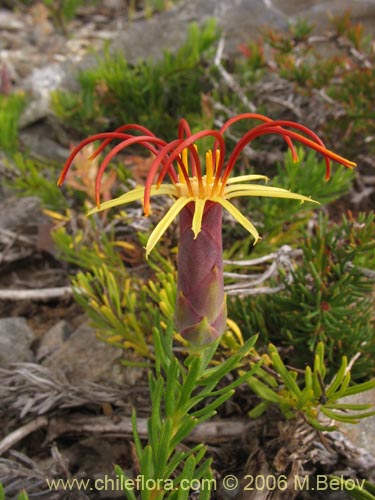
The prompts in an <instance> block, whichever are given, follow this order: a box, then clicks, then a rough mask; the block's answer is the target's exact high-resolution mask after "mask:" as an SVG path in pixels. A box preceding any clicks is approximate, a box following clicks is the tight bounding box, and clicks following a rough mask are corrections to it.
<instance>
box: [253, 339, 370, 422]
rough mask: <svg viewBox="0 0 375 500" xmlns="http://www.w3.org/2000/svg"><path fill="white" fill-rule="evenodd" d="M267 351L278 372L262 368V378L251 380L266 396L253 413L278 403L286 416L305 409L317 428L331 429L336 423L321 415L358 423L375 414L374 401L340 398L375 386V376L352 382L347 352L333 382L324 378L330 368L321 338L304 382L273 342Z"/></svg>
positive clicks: (259, 391)
mask: <svg viewBox="0 0 375 500" xmlns="http://www.w3.org/2000/svg"><path fill="white" fill-rule="evenodd" d="M268 353H269V356H267V357H269V360H270V362H269V363H268V367H269V368H271V369H273V370H274V371H275V372H274V373H275V375H272V374H270V373H269V372H267V373H266V372H263V380H260V379H259V377H258V375H256V376H255V377H253V378H251V379H250V380H249V382H248V383H249V384H250V387H251V388H252V389H253V390H254V392H255V393H256V394H258V396H260V397H261V398H262V399H263V401H262V402H261V403H260V404H259V405H257V406H256V407H255V408H254V409H253V410H251V411H250V413H249V414H250V416H251V417H258V416H259V415H261V414H262V413H263V412H264V411H265V409H266V408H267V407H268V406H269V405H270V404H274V403H276V404H278V406H279V408H280V409H281V411H282V412H283V413H284V415H285V416H286V417H287V418H291V417H295V416H296V414H298V413H302V414H303V416H304V418H305V419H306V421H307V422H308V423H309V424H311V425H312V426H313V427H315V428H316V429H319V430H328V431H331V430H334V429H335V428H336V426H335V425H334V426H332V425H330V424H325V423H322V422H321V418H319V417H322V416H323V417H327V418H328V419H329V420H330V421H335V422H346V423H352V424H355V423H358V422H359V420H360V419H362V418H365V417H368V416H371V415H375V407H374V405H373V404H350V403H346V402H340V400H341V399H342V398H344V397H345V396H350V395H352V394H359V393H361V392H365V391H368V390H370V389H372V388H374V387H375V379H373V380H371V381H368V382H363V383H361V384H357V385H352V386H350V379H351V370H350V368H349V367H348V361H347V357H346V356H343V357H342V359H341V365H340V367H339V369H338V371H337V373H336V374H335V375H334V376H333V377H332V379H331V381H330V383H329V384H328V383H327V382H325V378H326V375H327V368H326V365H325V359H324V343H323V342H319V343H318V345H317V347H316V350H315V356H314V364H313V368H311V367H310V366H306V368H305V371H304V380H303V382H300V381H299V380H298V378H297V375H298V374H297V372H296V371H294V370H293V369H289V368H287V367H286V366H285V364H284V362H283V361H282V359H281V357H280V354H279V353H278V351H277V349H276V348H275V346H274V345H272V344H270V345H269V347H268ZM368 410H371V411H368Z"/></svg>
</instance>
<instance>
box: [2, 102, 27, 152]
mask: <svg viewBox="0 0 375 500" xmlns="http://www.w3.org/2000/svg"><path fill="white" fill-rule="evenodd" d="M25 104H26V98H25V95H24V94H21V93H12V94H8V95H1V94H0V123H1V133H0V149H2V150H3V151H5V152H6V153H13V152H15V151H16V150H17V147H18V129H19V125H18V122H19V118H20V115H21V113H22V111H23V110H24V108H25Z"/></svg>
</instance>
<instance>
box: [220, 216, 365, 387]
mask: <svg viewBox="0 0 375 500" xmlns="http://www.w3.org/2000/svg"><path fill="white" fill-rule="evenodd" d="M374 231H375V222H374V214H372V213H370V214H368V215H365V214H360V215H359V216H358V219H357V220H355V219H354V218H353V217H351V216H350V215H349V217H343V218H342V221H341V223H340V224H329V222H328V218H327V216H324V215H323V214H322V213H320V215H319V220H318V223H317V225H316V228H315V231H314V234H313V235H308V234H306V235H305V238H304V239H302V240H300V243H299V244H300V247H301V250H302V252H303V257H302V259H301V261H300V262H299V263H298V265H297V266H296V267H295V269H294V270H293V271H292V278H293V280H292V281H291V282H290V280H287V279H285V280H284V285H285V289H284V290H283V291H281V292H280V293H278V294H274V295H266V296H262V295H260V296H257V297H255V298H254V297H251V298H249V297H243V298H241V299H239V298H235V299H233V300H232V301H231V303H230V307H229V310H230V314H231V316H232V318H233V319H235V320H236V321H237V322H238V323H239V325H240V326H244V325H248V327H250V330H253V331H260V333H261V334H262V338H263V339H265V340H266V339H268V340H271V341H272V342H274V343H277V344H280V342H281V343H282V344H283V345H285V346H290V347H291V348H292V349H290V350H289V354H288V356H289V359H290V363H291V364H294V365H295V366H300V367H301V366H302V367H303V366H304V364H305V363H308V362H309V360H310V358H311V353H312V352H313V351H314V349H315V347H316V345H317V343H318V342H319V341H323V342H324V344H325V346H326V352H327V358H328V360H329V368H328V370H329V373H331V374H332V372H331V370H336V369H337V368H338V363H339V360H340V358H341V357H342V356H343V355H346V356H348V358H353V357H355V356H359V359H358V360H357V362H356V364H355V367H354V368H353V371H352V376H353V379H355V380H358V379H359V380H360V379H367V378H368V377H369V376H370V375H371V374H372V373H373V370H374V353H375V337H374V317H373V307H374V299H373V296H372V293H373V278H371V269H375V262H374V247H375V243H374V240H373V234H374ZM366 269H369V271H368V272H366ZM301 315H302V316H303V321H301Z"/></svg>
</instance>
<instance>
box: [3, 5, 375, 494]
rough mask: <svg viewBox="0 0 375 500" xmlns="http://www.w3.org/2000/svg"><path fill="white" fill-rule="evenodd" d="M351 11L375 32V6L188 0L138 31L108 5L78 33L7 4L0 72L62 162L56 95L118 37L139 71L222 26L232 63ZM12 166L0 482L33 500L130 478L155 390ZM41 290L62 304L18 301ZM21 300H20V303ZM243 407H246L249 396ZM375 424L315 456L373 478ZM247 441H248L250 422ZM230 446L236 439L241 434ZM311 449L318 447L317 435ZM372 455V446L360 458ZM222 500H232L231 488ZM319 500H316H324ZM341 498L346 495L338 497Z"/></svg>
mask: <svg viewBox="0 0 375 500" xmlns="http://www.w3.org/2000/svg"><path fill="white" fill-rule="evenodd" d="M346 8H350V9H351V11H352V16H353V18H354V19H355V20H358V21H361V22H363V23H364V24H365V25H366V27H367V30H368V32H369V33H371V34H373V35H374V34H375V1H374V0H357V1H355V2H353V1H352V0H333V1H326V2H321V1H318V0H304V1H297V0H236V1H234V2H229V1H228V0H191V1H189V2H180V4H177V5H176V6H175V7H174V8H171V9H170V10H168V11H167V12H163V13H160V14H157V15H155V16H154V17H152V18H151V19H145V18H144V16H143V15H142V13H139V15H137V16H136V17H135V18H134V19H133V20H132V21H129V20H128V17H127V11H126V8H125V7H124V2H122V1H121V0H106V1H102V2H98V5H97V6H96V7H95V8H94V7H85V8H82V9H80V10H79V12H78V15H77V17H76V19H75V20H73V21H72V22H71V23H70V24H69V26H68V33H63V32H61V31H58V30H57V29H56V28H55V27H54V25H53V24H52V22H51V19H50V18H49V16H48V11H47V10H46V9H45V8H44V7H43V6H42V5H41V4H38V5H36V6H35V7H33V8H30V9H18V10H15V11H11V10H7V9H4V8H1V6H0V67H3V68H6V72H7V74H8V75H9V78H10V85H11V86H12V88H14V89H18V90H24V91H25V92H27V93H28V95H29V96H30V101H29V102H28V106H27V108H26V111H25V113H24V114H23V116H22V118H21V128H22V129H21V136H20V140H21V147H22V148H23V149H27V150H28V151H29V153H30V155H31V156H33V157H35V158H39V159H44V160H46V159H47V160H50V161H59V162H63V161H64V160H65V159H66V157H67V155H68V153H69V143H70V140H71V138H70V137H66V136H65V135H64V134H63V132H62V131H61V129H60V128H59V127H58V126H57V125H56V123H55V122H54V119H53V117H52V116H51V113H50V107H49V93H50V91H51V90H53V89H56V88H59V87H61V86H65V87H68V88H74V85H75V81H74V74H75V72H76V70H77V69H79V68H82V67H87V65H90V64H92V62H93V57H92V55H90V54H89V52H90V51H92V50H94V52H100V51H101V50H102V49H103V46H104V44H105V43H106V42H108V41H110V42H111V44H112V46H113V47H114V48H116V49H120V50H122V51H124V53H125V55H126V57H127V58H128V59H129V60H130V61H134V60H136V59H137V58H139V57H142V58H148V57H152V58H156V57H159V56H160V54H161V52H162V50H163V49H165V48H170V47H174V46H176V45H178V44H180V43H181V42H182V40H183V39H184V36H185V33H186V29H185V28H186V26H187V24H188V23H190V22H192V21H198V22H199V23H201V22H203V21H204V20H206V19H207V18H208V17H212V16H215V17H216V18H217V19H218V23H219V25H220V26H221V27H222V28H223V31H224V34H225V40H226V44H225V50H226V51H227V53H230V52H231V51H234V50H236V47H237V46H238V44H239V43H240V42H241V41H246V40H248V39H249V37H250V36H254V37H255V36H256V34H257V33H259V30H260V28H261V27H263V26H266V25H270V26H273V27H277V28H281V29H283V28H286V27H287V24H288V22H290V21H293V20H294V19H296V17H297V16H300V17H307V18H308V19H311V20H313V21H314V22H315V23H316V24H317V25H318V26H319V27H321V29H322V30H323V29H324V28H325V27H326V26H327V13H329V12H330V13H332V14H337V13H339V12H342V11H344V10H345V9H346ZM0 133H1V124H0ZM3 165H4V158H2V157H1V156H0V181H1V184H0V245H1V246H0V249H1V251H0V273H1V275H0V318H1V319H0V383H1V388H0V401H1V407H0V480H3V481H4V482H5V483H6V484H8V485H9V495H10V496H9V498H11V497H12V495H14V493H15V492H16V491H17V490H19V489H21V488H22V487H24V486H25V485H27V486H28V488H29V490H28V491H31V492H34V496H32V498H42V496H41V493H40V492H41V491H42V490H43V489H44V487H45V485H43V483H44V478H45V476H46V475H49V476H53V477H76V476H77V477H99V476H101V475H103V474H105V473H108V474H112V463H113V461H116V463H119V464H120V465H122V466H123V467H124V468H127V467H130V466H131V463H132V450H131V446H130V441H129V440H128V439H119V438H118V437H117V436H121V437H122V438H123V437H124V436H130V430H129V420H128V418H127V417H126V415H127V416H129V414H130V408H131V406H132V405H134V406H136V407H137V408H138V413H139V415H140V417H141V418H143V417H145V416H147V404H148V399H147V387H146V384H145V377H144V371H143V370H142V369H139V370H136V369H132V370H129V369H125V368H124V367H123V366H122V365H120V363H119V361H120V359H121V357H122V355H123V353H122V351H120V350H118V349H115V348H113V347H110V346H106V345H105V344H103V343H101V342H100V341H98V340H96V339H95V332H94V331H93V330H92V329H91V328H90V326H88V324H87V319H86V317H85V316H84V315H83V313H82V311H81V310H80V309H79V307H78V306H77V305H75V303H74V302H73V300H72V297H71V291H70V289H69V282H68V277H67V273H66V269H65V268H64V265H63V264H61V263H60V262H59V261H58V260H57V259H56V258H55V255H54V249H53V247H51V246H50V242H49V240H48V238H47V239H46V237H45V234H46V231H47V233H48V221H47V219H46V218H45V216H44V215H43V213H42V210H41V208H40V203H39V201H38V200H37V199H36V198H33V197H28V198H22V199H21V198H15V197H14V195H13V194H12V193H11V192H10V190H9V188H5V187H4V185H3V182H2V181H3V180H4V178H5V169H4V166H3ZM41 284H43V288H54V289H56V288H58V289H59V290H60V292H59V293H60V295H57V296H56V297H55V298H53V299H50V298H42V297H38V296H36V297H35V296H34V297H32V296H31V298H30V296H28V295H27V293H26V294H25V295H24V296H23V297H21V295H22V294H20V293H19V292H20V291H23V292H25V291H26V292H27V291H28V292H33V291H34V292H35V290H38V289H40V285H41ZM12 290H16V291H17V293H15V295H14V296H12V293H11V291H12ZM31 295H32V294H31ZM13 363H16V364H13ZM15 394H17V397H16V398H15V397H14V396H15ZM239 397H240V398H241V397H242V398H243V400H247V399H248V398H250V396H249V395H248V394H243V395H240V396H239ZM228 413H229V414H230V410H229V409H228ZM67 415H69V419H67ZM372 422H373V421H372ZM263 424H264V425H265V423H264V422H263ZM116 425H117V426H118V427H117V430H116ZM241 425H242V424H241V422H237V421H236V422H233V428H236V426H239V427H238V429H239V431H238V432H239V434H238V436H237V439H240V434H241V432H243V430H244V429H243V427H241ZM259 425H261V424H259ZM373 425H374V423H372V424H371V420H370V419H368V420H367V421H366V424H365V427H364V428H361V429H362V430H361V431H359V432H357V434H356V435H353V434H352V435H351V437H352V438H353V440H354V443H355V444H354V445H353V446H352V445H350V444H348V442H347V441H346V440H345V439H344V438H343V436H342V435H341V434H336V435H333V437H330V438H327V439H328V440H330V441H329V443H328V444H329V446H328V448H327V449H322V450H321V451H320V452H319V453H320V454H321V456H325V457H326V460H327V463H330V464H331V465H332V464H333V465H332V467H331V468H333V469H334V470H337V467H339V466H340V467H342V468H343V470H348V469H350V468H352V470H353V471H354V472H353V475H355V474H356V473H358V471H360V473H362V474H363V475H366V476H367V477H370V475H371V467H374V469H373V470H375V459H374V458H373V457H372V456H371V455H370V454H369V452H372V453H375V450H374V446H373V433H374V429H373ZM126 426H128V427H126ZM247 432H252V431H251V429H250V426H249V427H248V428H247ZM267 432H268V433H269V436H272V433H274V432H275V430H274V429H270V428H268V427H267V425H266V426H265V428H264V433H265V434H267ZM299 432H300V433H301V436H302V435H303V436H305V434H303V432H305V430H303V429H297V428H291V427H288V426H285V429H284V441H283V442H278V443H276V444H275V443H274V445H275V446H278V447H279V450H282V449H285V450H287V453H289V454H291V453H292V452H295V453H296V452H297V449H298V443H299V441H298V438H297V437H296V436H298V435H299V434H298V433H299ZM12 433H13V434H12ZM224 434H225V433H224ZM291 436H295V437H296V438H295V440H294V442H293V443H292V445H290V443H289V444H287V443H288V441H290V439H291ZM23 438H25V439H23ZM22 439H23V440H22ZM228 439H232V441H233V436H232V437H231V438H228ZM278 439H279V440H280V438H278ZM301 439H302V438H301ZM234 443H236V441H234ZM311 443H312V448H313V447H314V446H313V444H314V445H316V436H315V435H314V436H312V437H311ZM371 443H372V445H371ZM366 445H367V450H362V451H361V450H359V449H358V446H366ZM235 446H236V444H235ZM235 446H234V448H235ZM288 446H292V449H291V448H290V447H289V448H288ZM319 446H320V447H321V448H322V445H319ZM351 446H352V447H351ZM210 447H211V451H212V452H213V453H214V454H215V456H216V462H215V463H220V460H224V459H223V453H224V455H225V454H226V457H225V460H224V462H225V463H226V466H227V467H228V468H229V469H230V466H231V465H230V461H231V457H232V455H233V443H231V442H227V443H225V445H224V446H222V448H221V449H220V447H219V446H218V443H217V436H216V437H214V438H213V440H212V442H211V443H210ZM293 447H294V448H293ZM329 448H330V449H331V452H329V451H327V450H328V449H329ZM16 450H18V451H16ZM223 450H224V451H223ZM259 450H260V448H258V449H254V450H253V455H251V456H252V457H253V459H254V456H256V455H257V454H258V459H259V460H260V463H261V462H262V458H261V457H260V458H259V456H260V455H261V453H263V452H261V451H259ZM247 452H248V449H247ZM272 452H273V453H274V450H273V451H272ZM259 454H260V455H259ZM248 456H250V455H249V453H248ZM1 457H3V458H1ZM334 457H336V458H334ZM345 457H346V461H345ZM320 458H321V457H320ZM246 459H247V457H241V458H240V459H239V457H238V456H237V457H235V458H233V461H234V462H235V467H237V468H239V467H241V464H240V462H241V460H242V461H243V462H246ZM335 460H336V462H335ZM321 463H324V460H323V461H321ZM242 465H244V464H243V463H242ZM247 467H248V470H249V471H251V472H254V470H256V468H255V469H254V467H255V466H254V463H252V461H251V460H250V458H249V460H248V464H247ZM327 467H328V466H327ZM335 467H336V468H335ZM221 473H222V471H221ZM372 473H373V471H372ZM373 479H375V478H373ZM106 495H107V496H103V494H102V493H100V492H92V493H90V494H86V493H71V494H70V495H66V496H65V497H64V494H61V493H56V494H55V493H54V494H52V493H49V496H47V497H45V498H51V499H52V498H56V499H57V498H63V497H64V498H71V499H75V498H98V499H99V498H112V497H113V498H115V497H116V495H115V494H113V495H112V496H108V493H107V494H106ZM220 495H221V496H220ZM326 497H327V498H328V494H327V496H326ZM218 498H229V497H228V496H227V497H225V495H224V493H223V492H221V493H220V494H219V495H218ZM247 498H252V497H251V496H250V495H249V496H247ZM253 498H258V497H253ZM259 498H260V497H259ZM301 498H302V497H301ZM304 498H308V497H307V496H304ZM309 498H310V497H309ZM311 498H318V494H316V495H315V496H314V495H313V496H311ZM331 498H345V495H344V494H342V495H341V496H339V495H338V494H336V496H335V494H333V493H331Z"/></svg>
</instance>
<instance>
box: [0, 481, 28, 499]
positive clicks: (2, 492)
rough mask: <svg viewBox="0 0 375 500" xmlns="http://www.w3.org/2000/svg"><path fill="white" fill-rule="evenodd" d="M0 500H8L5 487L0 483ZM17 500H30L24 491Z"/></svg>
mask: <svg viewBox="0 0 375 500" xmlns="http://www.w3.org/2000/svg"><path fill="white" fill-rule="evenodd" d="M0 500H6V497H5V490H4V486H3V485H2V484H1V482H0ZM17 500H29V497H28V496H27V493H26V491H25V490H22V491H21V492H20V493H19V495H18V496H17Z"/></svg>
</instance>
